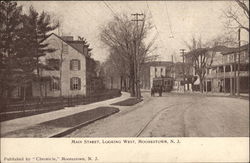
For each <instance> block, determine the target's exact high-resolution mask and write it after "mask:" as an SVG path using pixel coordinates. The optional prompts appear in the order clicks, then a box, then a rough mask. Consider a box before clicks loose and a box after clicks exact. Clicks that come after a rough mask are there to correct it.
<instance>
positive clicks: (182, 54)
mask: <svg viewBox="0 0 250 163" xmlns="http://www.w3.org/2000/svg"><path fill="white" fill-rule="evenodd" d="M180 51H181V56H182V63H183V65H182V71H183V84H184V92H185V80H186V79H185V67H184V66H185V65H184V64H185V60H184V54H185V49H180Z"/></svg>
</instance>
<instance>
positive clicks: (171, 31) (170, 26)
mask: <svg viewBox="0 0 250 163" xmlns="http://www.w3.org/2000/svg"><path fill="white" fill-rule="evenodd" d="M165 7H166V12H167V18H168V24H169V29H170V33H171V35H170V37H171V38H173V37H174V35H173V30H172V24H171V20H170V18H169V13H168V6H167V1H165Z"/></svg>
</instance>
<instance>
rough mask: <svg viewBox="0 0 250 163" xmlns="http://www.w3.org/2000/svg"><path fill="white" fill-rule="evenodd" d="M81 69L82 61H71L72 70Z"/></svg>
mask: <svg viewBox="0 0 250 163" xmlns="http://www.w3.org/2000/svg"><path fill="white" fill-rule="evenodd" d="M80 69H81V64H80V60H78V59H72V60H71V61H70V70H73V71H77V70H80Z"/></svg>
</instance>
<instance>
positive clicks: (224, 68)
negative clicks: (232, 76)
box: [223, 65, 226, 93]
mask: <svg viewBox="0 0 250 163" xmlns="http://www.w3.org/2000/svg"><path fill="white" fill-rule="evenodd" d="M223 92H224V93H226V66H225V65H224V66H223Z"/></svg>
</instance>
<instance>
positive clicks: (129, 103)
mask: <svg viewBox="0 0 250 163" xmlns="http://www.w3.org/2000/svg"><path fill="white" fill-rule="evenodd" d="M141 101H143V99H137V98H129V99H126V100H124V101H119V102H117V103H113V104H111V105H119V106H133V105H135V104H137V103H139V102H141Z"/></svg>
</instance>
